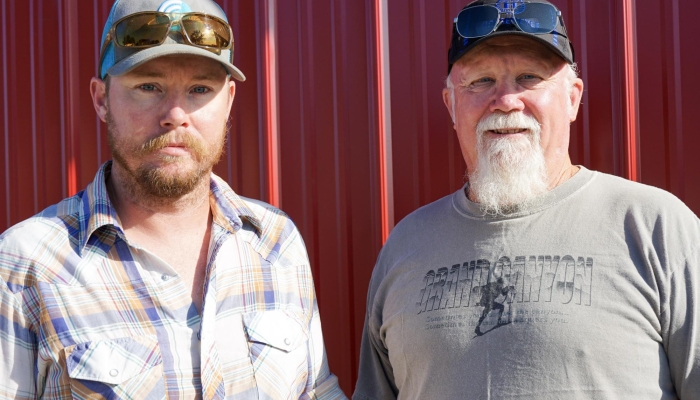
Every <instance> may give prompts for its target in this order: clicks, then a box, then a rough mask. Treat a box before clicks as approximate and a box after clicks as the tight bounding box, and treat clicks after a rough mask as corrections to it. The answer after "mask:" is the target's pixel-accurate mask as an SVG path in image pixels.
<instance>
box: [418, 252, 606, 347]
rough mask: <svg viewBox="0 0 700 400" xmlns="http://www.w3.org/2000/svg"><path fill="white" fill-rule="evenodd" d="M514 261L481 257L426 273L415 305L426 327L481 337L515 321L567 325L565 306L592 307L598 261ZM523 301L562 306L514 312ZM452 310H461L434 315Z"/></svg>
mask: <svg viewBox="0 0 700 400" xmlns="http://www.w3.org/2000/svg"><path fill="white" fill-rule="evenodd" d="M512 260H513V261H511V257H507V256H503V257H500V258H499V259H498V260H497V261H496V262H494V263H492V262H491V261H489V260H486V259H477V260H471V261H466V262H463V263H459V264H454V265H452V266H451V267H442V268H438V269H437V270H434V269H431V270H429V271H428V272H426V274H425V275H424V276H423V278H422V280H421V282H420V284H419V287H420V289H419V296H418V298H419V300H418V302H416V307H417V313H418V314H421V315H422V314H425V316H426V321H425V322H426V329H428V330H431V329H453V328H458V329H473V330H474V333H475V335H476V336H477V337H478V336H482V335H484V334H486V333H488V332H491V331H493V330H494V329H497V328H500V327H503V326H505V325H509V324H511V323H516V324H518V323H523V324H524V323H528V324H566V323H567V322H568V321H567V319H566V316H567V315H568V314H567V313H565V312H564V311H562V308H561V306H562V305H565V306H590V305H591V302H592V290H591V289H592V282H593V264H594V262H593V258H591V257H582V256H578V257H574V256H571V255H565V256H558V255H556V256H544V255H539V256H516V257H514V258H512ZM514 302H515V303H514ZM518 303H539V305H542V306H545V305H547V303H549V305H550V306H552V305H556V306H557V307H555V308H552V307H541V308H540V309H532V307H530V309H529V310H525V309H518V310H517V311H514V309H513V308H514V307H513V304H515V305H517V304H518ZM472 308H477V309H479V310H472ZM516 308H517V307H516ZM448 309H453V310H455V311H457V312H456V313H452V314H450V315H443V314H444V313H439V315H438V314H436V313H434V312H435V311H439V310H448Z"/></svg>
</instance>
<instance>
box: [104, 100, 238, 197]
mask: <svg viewBox="0 0 700 400" xmlns="http://www.w3.org/2000/svg"><path fill="white" fill-rule="evenodd" d="M106 119H107V140H108V143H109V149H110V151H111V153H112V158H113V159H114V162H115V163H117V164H119V166H120V167H122V168H123V169H124V171H126V173H127V174H128V175H129V177H130V178H131V179H130V182H128V183H127V185H129V186H130V187H129V188H127V189H128V190H129V191H131V192H132V193H141V194H143V195H147V196H149V197H151V198H153V199H156V198H158V199H163V200H169V199H177V198H179V197H182V196H184V195H186V194H188V193H191V192H192V191H193V190H194V189H195V188H196V187H197V186H198V185H200V184H201V182H202V180H203V179H205V178H208V177H209V174H210V173H211V170H212V168H213V166H214V165H215V164H216V163H217V162H219V160H220V159H221V156H222V154H223V151H224V144H225V143H226V130H227V129H226V124H225V123H224V127H223V128H222V134H221V139H220V140H217V141H216V142H215V143H213V144H212V145H211V146H209V147H208V148H207V146H206V145H205V143H204V142H203V141H202V140H200V139H198V138H196V137H195V136H194V135H192V134H191V133H189V132H187V131H185V132H168V133H165V134H162V135H160V136H156V137H154V138H152V139H149V140H147V141H145V142H143V143H134V142H133V141H130V140H129V136H128V134H122V135H119V134H118V131H117V127H116V124H115V122H114V119H113V118H112V115H111V114H110V113H109V112H108V113H107V118H106ZM172 142H177V143H182V144H183V145H184V146H185V147H186V148H187V149H188V150H189V152H190V156H191V161H192V162H194V167H192V168H187V167H188V166H187V164H188V162H190V159H188V158H187V157H182V156H170V155H161V156H159V160H160V164H161V165H162V164H165V165H172V164H177V166H178V168H177V171H176V173H173V172H169V171H166V170H164V169H163V168H160V167H159V165H157V164H153V163H142V164H139V165H137V166H136V167H135V168H133V167H131V166H130V165H129V163H128V161H127V160H128V159H129V158H131V159H139V158H143V157H146V156H149V155H152V154H154V153H155V152H157V151H158V150H160V149H163V148H165V147H168V145H169V144H170V143H172Z"/></svg>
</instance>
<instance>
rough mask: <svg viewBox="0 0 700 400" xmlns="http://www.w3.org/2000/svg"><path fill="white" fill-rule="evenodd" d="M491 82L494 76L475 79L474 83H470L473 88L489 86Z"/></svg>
mask: <svg viewBox="0 0 700 400" xmlns="http://www.w3.org/2000/svg"><path fill="white" fill-rule="evenodd" d="M491 83H493V79H492V78H479V79H477V80H475V81H473V82H472V83H470V84H469V86H470V87H472V88H480V87H484V86H488V85H490V84H491Z"/></svg>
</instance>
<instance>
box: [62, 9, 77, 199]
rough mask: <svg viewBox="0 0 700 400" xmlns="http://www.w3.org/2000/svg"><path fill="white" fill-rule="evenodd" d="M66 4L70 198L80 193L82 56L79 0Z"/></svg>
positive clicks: (68, 187)
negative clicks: (79, 100)
mask: <svg viewBox="0 0 700 400" xmlns="http://www.w3.org/2000/svg"><path fill="white" fill-rule="evenodd" d="M64 4H66V8H67V9H66V13H65V16H66V22H67V23H66V25H65V27H66V33H67V39H68V40H67V41H66V46H68V52H67V53H68V57H67V62H68V68H67V69H66V88H67V90H66V95H67V98H66V101H67V102H68V110H67V111H68V137H69V151H70V153H69V164H68V180H67V183H68V185H67V190H68V196H72V195H74V194H75V193H76V192H77V191H78V170H79V169H80V165H79V160H78V157H79V153H80V150H79V149H80V147H79V145H78V141H79V138H78V132H77V130H78V129H77V127H78V122H77V121H78V120H79V118H80V105H79V102H78V86H79V85H80V78H79V76H78V64H79V62H80V55H79V54H78V46H77V43H79V40H77V38H78V37H79V35H78V33H77V29H78V2H77V0H68V1H66V2H65V3H64Z"/></svg>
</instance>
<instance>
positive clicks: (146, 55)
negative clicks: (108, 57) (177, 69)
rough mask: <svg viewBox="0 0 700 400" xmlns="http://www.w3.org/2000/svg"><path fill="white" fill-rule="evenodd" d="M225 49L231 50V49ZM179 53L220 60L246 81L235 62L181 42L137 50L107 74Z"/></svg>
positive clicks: (119, 73) (237, 78) (123, 70)
mask: <svg viewBox="0 0 700 400" xmlns="http://www.w3.org/2000/svg"><path fill="white" fill-rule="evenodd" d="M223 51H226V52H230V51H231V50H223ZM177 54H183V55H195V56H201V57H206V58H210V59H212V60H214V61H218V62H219V63H221V65H223V67H224V68H226V71H228V73H229V74H231V76H232V77H233V78H234V79H236V80H237V81H240V82H243V81H245V75H243V73H242V72H241V71H240V70H239V69H238V68H236V66H234V65H233V64H231V63H228V62H224V61H222V57H221V55H217V54H215V53H212V52H211V51H209V50H205V49H202V48H199V47H195V46H190V45H186V44H180V43H164V44H161V45H160V46H154V47H149V48H146V49H143V50H140V51H137V52H135V53H134V54H131V55H129V56H127V57H125V58H123V59H122V60H120V61H119V62H118V63H116V64H114V65H113V66H111V67H110V68H109V69H108V70H107V74H108V75H113V76H119V75H123V74H126V73H127V72H129V71H131V70H132V69H134V68H136V67H138V66H139V65H141V64H143V63H145V62H148V61H151V60H153V59H156V58H158V57H163V56H172V55H177Z"/></svg>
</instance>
